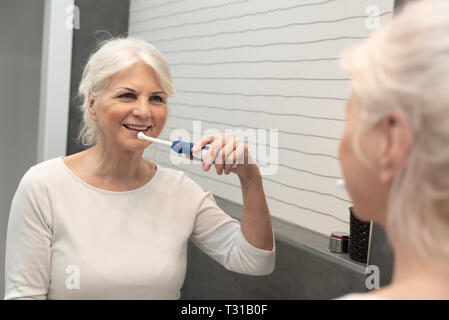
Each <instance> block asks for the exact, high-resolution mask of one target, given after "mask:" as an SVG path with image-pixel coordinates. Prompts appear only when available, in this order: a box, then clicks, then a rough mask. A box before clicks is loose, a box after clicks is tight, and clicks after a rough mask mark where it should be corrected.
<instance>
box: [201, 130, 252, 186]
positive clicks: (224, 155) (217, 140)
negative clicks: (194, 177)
mask: <svg viewBox="0 0 449 320" xmlns="http://www.w3.org/2000/svg"><path fill="white" fill-rule="evenodd" d="M207 144H210V146H209V150H207V152H205V153H204V154H205V156H204V157H203V159H202V160H203V170H204V171H209V170H210V168H211V167H212V165H213V164H214V162H213V161H214V159H215V170H216V171H217V174H218V175H221V174H223V172H224V173H225V174H226V175H228V174H229V173H231V172H233V173H236V174H237V175H238V176H239V178H240V179H243V180H244V181H248V180H251V179H257V178H260V170H259V167H258V166H257V165H256V162H255V161H254V159H253V158H252V157H251V155H250V153H249V152H248V147H247V146H246V145H245V143H243V141H241V140H240V139H238V138H237V137H236V136H234V135H233V134H218V135H213V136H203V137H202V138H201V139H200V140H199V141H198V142H197V143H195V145H194V147H193V148H192V152H193V153H195V152H198V151H200V150H201V149H202V148H203V147H204V146H205V145H207ZM234 164H237V165H236V166H234Z"/></svg>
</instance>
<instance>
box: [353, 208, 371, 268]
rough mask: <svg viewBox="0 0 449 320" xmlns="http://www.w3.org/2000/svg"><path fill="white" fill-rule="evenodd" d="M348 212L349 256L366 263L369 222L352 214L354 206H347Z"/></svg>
mask: <svg viewBox="0 0 449 320" xmlns="http://www.w3.org/2000/svg"><path fill="white" fill-rule="evenodd" d="M349 213H350V219H349V229H350V238H349V257H350V258H351V259H353V260H355V261H359V262H363V263H366V262H367V260H368V247H369V236H370V229H371V222H369V221H368V222H367V221H362V220H359V219H358V218H357V217H356V216H355V215H354V207H350V208H349Z"/></svg>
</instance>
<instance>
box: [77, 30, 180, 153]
mask: <svg viewBox="0 0 449 320" xmlns="http://www.w3.org/2000/svg"><path fill="white" fill-rule="evenodd" d="M137 61H143V62H145V63H146V64H148V65H149V66H150V67H151V68H153V70H154V72H155V74H156V77H157V80H158V81H159V83H160V85H161V86H162V88H163V90H164V91H165V92H167V94H168V95H169V96H170V95H173V94H174V93H175V89H174V86H173V82H172V78H171V74H170V68H169V66H168V64H167V62H166V60H165V59H164V57H163V56H162V54H161V53H160V52H159V51H158V50H157V49H156V48H154V47H153V46H152V45H150V44H149V43H147V42H146V41H144V40H142V39H137V38H113V39H110V40H106V41H104V42H101V43H100V44H99V46H98V49H97V50H96V51H95V52H94V53H93V54H91V56H90V57H89V60H88V62H87V64H86V66H85V68H84V71H83V76H82V78H81V82H80V85H79V89H78V91H79V96H80V98H81V100H82V104H81V105H80V109H81V112H82V114H83V119H82V122H81V127H80V133H79V135H78V140H79V142H80V143H81V144H82V145H83V146H88V147H89V146H92V145H94V144H95V143H96V142H97V125H96V122H95V121H93V120H92V117H91V115H90V112H89V109H88V106H89V100H90V99H89V97H92V98H94V99H95V98H97V97H98V96H99V95H100V94H101V92H102V91H103V90H104V89H105V88H106V87H107V85H108V82H109V78H110V77H111V76H112V75H114V74H115V73H117V72H119V71H121V70H123V69H125V68H127V67H129V66H130V65H132V64H134V63H135V62H137Z"/></svg>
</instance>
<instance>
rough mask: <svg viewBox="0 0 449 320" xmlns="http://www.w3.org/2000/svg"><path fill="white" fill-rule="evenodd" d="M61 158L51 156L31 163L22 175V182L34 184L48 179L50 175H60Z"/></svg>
mask: <svg viewBox="0 0 449 320" xmlns="http://www.w3.org/2000/svg"><path fill="white" fill-rule="evenodd" d="M61 161H62V160H61V158H60V157H57V158H53V159H49V160H45V161H42V162H39V163H37V164H35V165H32V166H31V167H30V168H29V169H28V170H27V171H26V172H25V174H24V175H23V177H22V179H21V183H22V184H27V185H28V184H33V185H34V184H36V183H43V182H45V181H49V179H51V177H60V176H61V170H60V169H61V163H60V162H61Z"/></svg>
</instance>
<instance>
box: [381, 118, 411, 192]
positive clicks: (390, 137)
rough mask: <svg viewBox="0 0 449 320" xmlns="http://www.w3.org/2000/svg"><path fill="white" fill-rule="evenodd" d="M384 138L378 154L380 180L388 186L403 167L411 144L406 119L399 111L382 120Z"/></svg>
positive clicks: (408, 125)
mask: <svg viewBox="0 0 449 320" xmlns="http://www.w3.org/2000/svg"><path fill="white" fill-rule="evenodd" d="M381 130H382V131H383V135H384V138H385V143H384V144H383V145H382V150H381V153H380V168H379V169H380V170H379V172H380V180H381V182H383V183H386V184H389V183H391V182H392V181H393V178H394V177H395V175H396V174H397V173H398V172H399V171H400V170H401V168H402V167H403V165H404V163H405V161H406V159H407V155H408V152H409V150H410V147H411V145H412V143H413V132H412V130H411V127H410V124H409V121H408V119H407V117H406V116H405V115H404V114H403V113H402V112H400V111H391V112H389V113H388V114H387V115H386V116H385V117H384V118H383V120H382V124H381Z"/></svg>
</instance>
